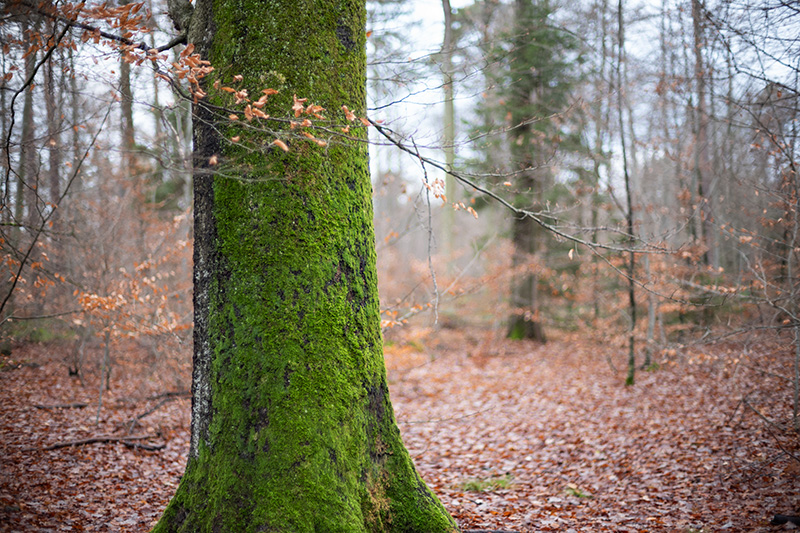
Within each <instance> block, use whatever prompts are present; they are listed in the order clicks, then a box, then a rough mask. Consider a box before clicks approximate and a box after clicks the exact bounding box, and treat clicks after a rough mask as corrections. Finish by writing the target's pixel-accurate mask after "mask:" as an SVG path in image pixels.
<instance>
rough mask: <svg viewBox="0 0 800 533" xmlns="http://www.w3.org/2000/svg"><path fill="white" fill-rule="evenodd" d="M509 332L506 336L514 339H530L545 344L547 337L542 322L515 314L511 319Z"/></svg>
mask: <svg viewBox="0 0 800 533" xmlns="http://www.w3.org/2000/svg"><path fill="white" fill-rule="evenodd" d="M509 322H510V325H509V327H508V334H507V335H506V337H508V338H509V339H514V340H522V339H529V340H534V341H537V342H541V343H542V344H544V343H545V342H547V337H545V334H544V328H543V327H542V323H541V322H535V321H533V320H530V319H528V318H525V317H524V316H518V315H514V316H512V317H511V320H510V321H509Z"/></svg>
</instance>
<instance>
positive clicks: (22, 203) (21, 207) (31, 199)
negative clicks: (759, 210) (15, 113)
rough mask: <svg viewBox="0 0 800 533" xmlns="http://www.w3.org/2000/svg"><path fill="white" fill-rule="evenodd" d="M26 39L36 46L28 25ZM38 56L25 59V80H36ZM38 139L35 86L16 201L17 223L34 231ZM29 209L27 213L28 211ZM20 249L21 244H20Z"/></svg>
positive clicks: (26, 113)
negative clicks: (36, 144) (34, 104)
mask: <svg viewBox="0 0 800 533" xmlns="http://www.w3.org/2000/svg"><path fill="white" fill-rule="evenodd" d="M23 31H24V32H25V34H26V38H28V39H29V40H30V42H31V43H32V38H31V37H30V34H29V32H32V31H35V29H34V28H30V27H28V26H27V25H25V27H24V30H23ZM36 56H37V54H36V53H35V52H31V53H30V54H28V56H27V57H26V58H25V79H26V80H27V79H30V77H31V76H33V73H34V68H35V67H36ZM35 138H36V123H35V117H34V107H33V84H32V85H31V86H30V87H27V88H25V96H24V99H23V104H22V139H21V140H20V155H19V159H20V171H19V175H18V182H17V198H16V206H15V210H16V213H15V214H16V216H15V218H16V219H17V223H23V221H24V223H25V224H26V225H27V226H28V227H29V228H34V227H35V226H36V225H37V223H38V219H39V217H38V214H39V211H38V205H37V204H38V202H37V198H38V194H37V188H38V181H39V180H38V174H37V168H36V166H37V165H36V147H35V146H34V140H35ZM26 207H27V213H25V208H26ZM17 245H19V243H17Z"/></svg>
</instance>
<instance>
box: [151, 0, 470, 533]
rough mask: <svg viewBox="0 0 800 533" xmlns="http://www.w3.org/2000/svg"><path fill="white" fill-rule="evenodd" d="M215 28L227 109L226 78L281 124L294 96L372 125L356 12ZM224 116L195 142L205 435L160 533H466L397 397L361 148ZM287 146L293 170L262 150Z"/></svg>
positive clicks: (267, 18)
mask: <svg viewBox="0 0 800 533" xmlns="http://www.w3.org/2000/svg"><path fill="white" fill-rule="evenodd" d="M207 9H208V5H207V4H206V3H204V2H203V1H202V0H199V1H198V5H197V10H198V12H200V13H207V12H208V11H207ZM196 16H197V15H196ZM212 19H213V22H214V25H215V26H216V33H215V35H214V38H213V44H212V46H211V48H210V57H211V61H212V64H213V65H214V66H215V68H216V70H215V72H214V74H213V75H212V76H211V77H210V79H209V80H208V82H209V88H208V92H209V96H208V99H209V101H210V102H212V103H213V104H215V105H217V106H231V105H233V101H232V98H231V96H230V95H229V94H228V93H226V92H223V91H215V90H214V89H213V88H212V87H211V82H213V80H215V79H219V80H220V81H221V82H222V83H223V84H224V85H227V86H232V87H235V88H236V89H237V90H240V89H247V90H248V92H249V93H250V94H251V95H257V94H258V93H259V92H260V91H261V90H262V89H264V88H278V89H280V90H281V92H280V94H278V95H275V96H271V97H270V99H269V102H268V104H267V106H265V107H264V108H263V111H264V112H265V113H268V114H270V115H271V116H274V117H287V116H289V112H290V108H291V104H292V97H293V95H297V96H298V97H301V98H308V103H315V104H318V105H322V106H323V107H325V108H327V109H328V111H326V112H325V115H326V116H330V117H331V118H333V117H335V116H336V110H338V109H339V108H340V107H341V106H342V105H347V106H348V107H349V108H350V109H352V110H353V111H354V112H356V113H363V112H364V109H365V68H366V67H365V57H364V46H365V43H364V40H365V32H364V25H365V12H364V5H363V2H357V1H352V0H351V1H344V2H326V3H320V2H311V1H310V0H299V1H293V2H289V1H286V0H284V1H259V2H256V1H255V0H216V1H215V2H214V3H213V17H212ZM192 34H193V35H205V34H206V33H204V32H203V31H201V30H199V29H197V28H193V30H192ZM236 75H241V76H242V80H241V81H240V82H234V81H233V80H234V76H236ZM271 83H277V84H280V85H281V87H277V86H271V85H270V84H271ZM339 115H341V113H339ZM224 116H225V114H224V113H223V114H221V115H220V118H219V121H218V122H217V123H216V124H214V125H213V126H214V127H213V128H206V129H205V130H202V129H201V131H200V133H199V135H200V136H201V138H202V142H200V143H198V144H199V145H200V146H202V147H210V148H208V150H212V149H213V150H214V152H213V153H205V154H201V155H202V157H205V158H208V157H210V156H211V155H218V159H219V161H220V164H219V165H218V166H217V167H215V168H216V169H217V170H218V174H217V175H215V176H214V178H213V202H211V203H209V205H211V206H212V208H211V209H212V211H213V212H212V213H211V216H212V219H213V222H214V232H213V235H214V237H213V238H214V242H213V246H212V250H211V253H210V256H212V257H213V261H212V263H213V265H214V270H213V271H212V272H202V273H200V274H201V275H206V274H209V275H211V281H210V283H209V284H208V290H207V294H208V302H209V309H208V316H207V326H206V328H205V329H206V331H204V334H207V339H208V343H209V345H210V346H211V349H212V353H211V361H210V375H211V380H210V388H211V419H210V422H209V424H208V429H207V435H204V438H203V441H202V442H201V444H200V446H199V453H198V455H197V457H196V458H192V459H190V462H189V464H188V466H187V470H186V473H185V475H184V477H183V479H182V481H181V484H180V486H179V488H178V491H177V494H176V496H175V498H174V499H173V500H172V502H171V503H170V506H169V507H168V509H167V511H166V512H165V515H164V517H163V518H162V520H161V521H160V522H159V525H158V526H157V527H156V529H155V530H154V531H159V532H160V531H169V532H173V531H186V532H190V531H191V532H195V531H225V532H227V531H236V532H248V531H281V532H295V531H296V532H305V531H308V532H314V531H324V532H326V533H327V532H331V533H335V532H338V531H341V532H347V533H351V532H359V531H376V532H377V531H397V532H422V531H424V532H431V533H434V532H449V531H456V530H457V528H456V526H455V524H454V522H453V521H452V519H451V518H450V516H449V515H448V514H447V512H446V511H445V510H444V509H443V507H442V506H441V504H440V503H439V502H438V500H437V499H436V498H435V496H434V495H433V494H432V493H431V492H430V490H429V489H428V488H427V487H426V486H425V484H424V483H423V482H422V481H421V480H420V478H419V476H418V474H417V472H416V471H415V469H414V466H413V464H412V462H411V460H410V458H409V455H408V452H407V451H406V450H405V448H404V446H403V444H402V440H401V439H400V434H399V430H398V429H397V425H396V423H395V419H394V414H393V412H392V407H391V403H390V402H389V398H388V388H387V386H386V375H385V369H384V365H383V354H382V339H381V331H380V317H379V302H378V297H377V275H376V269H375V243H374V232H373V228H372V195H371V185H370V180H369V165H368V154H367V146H366V143H360V142H355V141H348V142H341V141H339V142H332V143H330V144H329V145H328V146H326V147H320V146H317V145H316V144H314V143H312V142H309V141H308V140H304V139H302V138H296V137H295V136H294V133H295V132H293V131H292V130H289V129H286V128H285V126H284V125H285V123H275V122H258V121H254V122H253V123H252V124H249V125H248V124H247V123H244V121H239V122H228V121H226V120H223V119H224ZM198 122H199V121H198ZM256 123H258V124H260V125H261V126H264V128H262V129H254V128H252V127H251V126H252V125H253V124H256ZM200 127H201V128H202V127H203V126H202V125H201V126H200ZM267 128H269V129H267ZM217 131H218V132H220V134H219V137H218V138H217V139H211V138H210V137H209V136H211V135H214V134H215V132H217ZM234 135H238V136H241V137H242V141H241V142H240V143H231V142H228V139H230V138H231V137H233V136H234ZM362 136H364V134H363V132H362ZM276 137H281V138H285V139H287V140H289V144H290V146H291V150H290V151H289V152H288V153H285V152H283V151H282V150H280V149H277V148H270V147H269V146H270V143H271V142H272V141H273V140H274V139H275V138H276ZM362 138H363V137H362ZM206 160H207V159H206ZM201 161H202V158H201ZM202 322H203V323H204V324H205V323H206V321H202Z"/></svg>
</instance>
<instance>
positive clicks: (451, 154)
mask: <svg viewBox="0 0 800 533" xmlns="http://www.w3.org/2000/svg"><path fill="white" fill-rule="evenodd" d="M442 10H443V11H444V42H443V44H442V70H443V71H444V73H443V74H444V80H443V83H442V86H443V88H444V143H443V144H444V161H445V167H446V168H447V170H450V171H452V170H453V166H454V165H455V161H456V147H455V142H456V126H455V103H454V101H453V99H454V90H453V11H452V9H451V8H450V0H442ZM444 183H445V190H444V194H445V196H446V197H447V200H448V201H449V202H455V200H456V184H455V178H453V176H451V175H450V174H446V175H445V177H444ZM454 223H455V211H454V210H453V209H450V208H449V207H448V208H446V209H445V212H444V221H443V228H442V237H443V239H442V244H443V248H444V255H445V258H446V260H447V268H448V270H451V269H452V262H451V261H452V258H451V254H452V253H453V239H454V236H455V235H454V231H453V228H454Z"/></svg>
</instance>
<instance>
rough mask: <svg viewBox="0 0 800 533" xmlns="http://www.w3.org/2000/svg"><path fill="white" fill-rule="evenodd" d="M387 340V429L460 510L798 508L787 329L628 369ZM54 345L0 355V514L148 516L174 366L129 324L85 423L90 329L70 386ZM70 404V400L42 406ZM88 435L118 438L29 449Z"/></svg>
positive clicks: (613, 520)
mask: <svg viewBox="0 0 800 533" xmlns="http://www.w3.org/2000/svg"><path fill="white" fill-rule="evenodd" d="M387 339H388V340H387V347H386V362H387V367H388V371H389V380H390V389H391V395H392V400H393V402H394V407H395V411H396V416H397V419H398V422H399V425H400V429H401V432H402V434H403V437H404V440H405V443H406V445H407V447H408V449H409V451H410V452H411V454H412V456H413V457H414V460H415V463H416V465H417V468H418V470H419V471H420V473H421V474H422V477H423V478H424V479H425V480H426V481H427V482H428V483H429V485H430V486H431V487H432V488H433V489H434V491H435V492H436V493H437V494H438V495H439V497H440V498H441V500H442V502H443V503H444V505H445V507H447V509H448V510H449V511H450V512H451V513H452V514H453V516H454V517H455V518H456V520H457V521H458V523H459V525H460V526H461V527H462V528H464V529H477V528H485V529H504V530H513V531H519V532H523V531H564V532H572V531H576V532H577V531H589V532H601V531H615V532H634V531H636V532H639V531H670V532H685V533H689V532H695V533H699V532H712V531H732V532H738V531H777V530H783V529H784V528H785V527H792V526H777V527H776V526H769V525H768V523H769V520H770V518H771V517H772V515H773V514H775V513H779V514H800V459H798V458H800V438H798V435H797V433H795V432H793V431H792V430H791V429H790V427H789V424H790V422H791V402H792V394H791V387H790V385H791V381H790V376H791V372H792V371H791V369H792V363H791V361H792V353H791V349H790V347H789V346H790V341H791V339H781V338H778V337H777V336H776V335H775V334H774V333H773V334H771V335H770V336H764V337H761V338H758V339H754V338H753V337H750V342H748V343H745V342H739V341H737V342H724V343H716V344H714V345H706V346H694V347H692V348H684V349H672V350H667V351H664V352H663V353H660V354H658V355H657V356H655V360H656V361H657V362H658V363H659V367H658V369H655V370H652V371H648V372H645V371H641V372H639V373H638V374H637V380H636V384H635V385H634V386H630V387H626V386H624V384H623V380H624V363H625V356H626V355H625V349H624V347H622V345H620V346H616V345H615V343H613V342H599V341H592V340H591V339H588V338H586V337H585V336H581V335H579V334H577V333H571V334H558V336H556V337H555V338H553V339H552V340H551V341H550V342H548V343H547V344H546V345H537V344H533V343H527V342H514V341H507V340H505V339H503V338H502V336H501V334H500V332H496V331H492V330H481V329H474V328H472V329H466V328H465V329H460V330H459V329H441V330H439V331H434V330H432V329H426V328H419V327H408V328H403V329H401V330H399V331H390V332H389V334H388V335H387ZM71 350H72V348H71V347H70V346H65V345H60V344H25V345H21V346H17V347H15V348H14V351H13V353H12V356H10V357H5V358H3V360H2V361H0V367H2V370H3V371H2V372H0V402H2V412H0V457H2V459H0V531H2V532H11V531H54V532H57V531H58V532H60V531H111V532H127V531H130V532H141V531H147V530H148V529H149V528H150V527H151V526H152V525H153V524H154V523H155V521H156V520H157V519H158V517H159V515H160V513H161V512H162V510H163V509H164V507H165V505H166V504H167V502H168V500H169V498H170V496H171V495H172V493H173V491H174V490H175V488H176V486H177V483H178V480H179V478H180V476H181V474H182V473H183V468H184V461H185V457H186V454H187V450H188V439H189V410H190V399H189V398H188V397H186V396H185V395H184V396H181V395H177V396H159V394H163V393H165V392H167V391H174V390H175V386H176V385H175V382H174V380H173V379H172V378H171V377H169V373H168V372H158V371H154V370H153V369H154V368H157V367H156V366H153V365H154V363H153V360H152V359H153V357H154V355H153V354H152V353H151V352H150V351H147V353H145V350H144V349H142V348H140V347H139V346H138V345H136V344H132V343H131V344H128V345H124V346H121V347H117V348H116V349H115V359H116V363H115V367H114V374H113V375H112V390H111V391H110V392H107V393H105V395H104V397H103V404H102V409H101V411H100V420H99V424H97V425H96V424H95V419H96V416H97V383H98V377H97V374H98V371H97V366H96V360H95V359H96V358H97V357H98V356H99V355H98V354H99V348H97V347H96V348H95V349H94V351H93V352H92V353H90V354H89V355H90V357H88V358H87V360H86V362H85V367H86V368H87V371H86V383H85V386H84V385H81V383H80V381H79V380H78V378H77V377H74V376H70V375H69V374H68V371H67V365H66V364H65V362H64V361H65V358H66V357H67V352H69V351H71ZM184 371H185V367H184ZM188 379H189V378H188V375H185V376H183V377H182V380H183V384H184V385H186V384H187V382H188ZM170 380H171V381H170ZM73 403H84V404H87V405H86V406H85V407H83V408H79V407H63V406H62V407H56V405H58V404H73ZM151 410H152V412H151V413H149V414H146V415H145V416H143V417H141V418H139V420H138V423H135V422H132V420H134V419H135V418H136V417H138V416H139V415H142V414H145V413H148V411H151ZM126 435H133V436H149V438H143V439H140V440H131V439H130V438H128V440H127V441H125V440H122V439H121V437H124V436H126ZM97 436H111V437H114V438H118V439H120V440H112V441H107V442H95V443H87V444H75V445H72V446H67V447H61V448H56V449H50V450H47V449H45V448H46V447H48V446H51V445H56V444H59V443H66V442H70V441H80V440H81V439H88V438H92V437H97ZM137 445H144V446H137ZM161 446H163V448H160V447H161ZM147 448H160V449H155V450H150V449H147Z"/></svg>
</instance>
